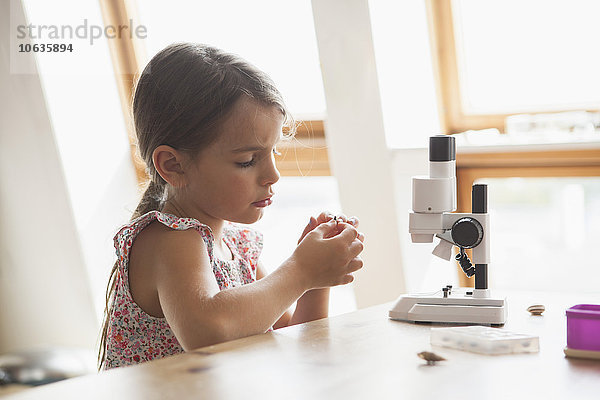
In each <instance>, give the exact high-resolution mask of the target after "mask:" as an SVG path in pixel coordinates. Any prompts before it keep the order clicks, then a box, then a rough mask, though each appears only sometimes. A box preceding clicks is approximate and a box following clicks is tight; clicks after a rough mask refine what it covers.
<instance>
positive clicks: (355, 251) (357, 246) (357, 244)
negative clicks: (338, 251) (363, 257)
mask: <svg viewBox="0 0 600 400" xmlns="http://www.w3.org/2000/svg"><path fill="white" fill-rule="evenodd" d="M364 248H365V245H364V244H363V242H361V241H360V240H358V239H355V240H354V241H353V242H352V243H351V244H350V246H349V247H348V254H349V255H350V256H351V257H356V256H358V255H359V254H360V253H362V251H363V250H364Z"/></svg>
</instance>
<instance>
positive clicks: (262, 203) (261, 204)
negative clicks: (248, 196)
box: [252, 197, 273, 208]
mask: <svg viewBox="0 0 600 400" xmlns="http://www.w3.org/2000/svg"><path fill="white" fill-rule="evenodd" d="M272 202H273V200H271V198H270V197H269V198H268V199H264V200H261V201H256V202H254V203H252V205H253V206H254V207H259V208H262V207H266V206H268V205H270V204H271V203H272Z"/></svg>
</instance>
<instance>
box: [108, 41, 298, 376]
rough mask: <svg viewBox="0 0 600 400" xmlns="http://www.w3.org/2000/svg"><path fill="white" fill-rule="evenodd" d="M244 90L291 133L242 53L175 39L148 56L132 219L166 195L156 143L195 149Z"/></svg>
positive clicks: (288, 118) (139, 100) (272, 94)
mask: <svg viewBox="0 0 600 400" xmlns="http://www.w3.org/2000/svg"><path fill="white" fill-rule="evenodd" d="M244 95H245V96H249V97H251V98H253V99H255V100H257V101H258V102H260V103H263V104H266V105H273V106H275V107H277V108H279V110H280V111H281V113H282V114H283V115H284V126H286V127H287V128H288V130H289V134H290V135H293V133H294V131H295V127H296V123H295V121H294V118H293V117H292V115H291V114H290V112H289V111H288V110H287V108H286V106H285V104H284V102H283V99H282V96H281V94H280V93H279V91H278V90H277V89H276V88H275V85H274V84H273V81H272V80H271V79H270V78H269V77H268V76H267V75H266V74H265V73H264V72H262V71H260V70H259V69H257V68H256V67H254V66H252V65H251V64H249V63H248V62H246V61H245V60H243V59H242V58H240V57H238V56H236V55H234V54H229V53H226V52H224V51H222V50H219V49H217V48H214V47H210V46H206V45H202V44H196V43H175V44H172V45H169V46H167V47H166V48H165V49H163V50H162V51H160V52H159V53H157V54H156V55H155V56H154V57H153V58H152V59H151V60H150V62H149V63H148V65H146V67H145V68H144V70H143V71H142V73H141V75H140V77H139V79H138V81H137V84H136V87H135V94H134V97H133V121H134V126H135V133H136V136H137V146H138V151H139V155H140V156H141V158H142V159H143V160H144V162H145V163H146V172H147V173H148V176H149V181H148V183H147V187H146V190H145V192H144V194H143V196H142V199H141V201H140V203H139V204H138V206H137V208H136V209H135V212H134V213H133V215H132V217H131V220H134V219H135V218H137V217H139V216H141V215H144V214H145V213H147V212H149V211H152V210H158V211H160V210H162V208H163V206H164V203H165V201H166V200H167V197H168V190H167V184H166V182H165V181H164V180H163V179H162V177H161V176H160V175H159V174H158V173H157V171H156V169H155V168H154V164H153V162H152V153H153V151H154V149H155V148H156V147H158V146H160V145H163V144H166V145H169V146H171V147H173V148H175V149H178V150H181V151H186V152H189V153H190V154H197V153H198V152H199V151H200V150H202V149H203V148H205V147H207V146H208V145H210V144H211V143H212V142H213V141H214V140H215V139H216V138H217V136H218V135H219V129H218V128H219V126H220V123H221V122H222V121H223V120H224V119H225V118H227V116H228V114H229V112H230V111H231V110H232V109H233V106H234V104H235V103H236V101H237V100H238V99H240V97H241V96H244ZM118 271H119V269H118V263H115V265H114V266H113V268H112V270H111V273H110V277H109V280H108V285H107V288H106V308H105V310H104V321H103V324H102V330H101V336H100V345H99V349H98V369H100V368H102V365H103V363H104V361H105V358H106V345H107V334H108V327H109V320H110V316H111V315H112V312H113V308H114V296H115V290H116V282H117V279H116V278H117V274H118Z"/></svg>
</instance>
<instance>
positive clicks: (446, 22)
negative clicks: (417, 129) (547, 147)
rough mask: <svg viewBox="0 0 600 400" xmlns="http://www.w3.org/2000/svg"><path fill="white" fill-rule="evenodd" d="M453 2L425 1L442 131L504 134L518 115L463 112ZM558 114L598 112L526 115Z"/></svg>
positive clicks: (448, 0) (447, 0)
mask: <svg viewBox="0 0 600 400" xmlns="http://www.w3.org/2000/svg"><path fill="white" fill-rule="evenodd" d="M452 2H453V0H426V6H427V14H428V15H427V19H428V21H429V34H430V38H431V47H432V56H433V60H434V61H433V63H434V71H435V72H434V73H435V75H436V77H435V78H436V86H437V92H438V101H439V103H438V105H439V107H438V109H439V110H440V111H439V113H440V121H441V124H442V131H444V132H446V133H448V134H453V133H459V132H465V131H467V130H478V129H488V128H496V129H498V130H499V131H500V132H504V131H505V120H506V117H508V116H510V115H515V114H521V113H519V112H514V113H495V114H469V113H467V112H466V110H465V109H464V108H463V101H462V98H463V95H462V94H461V85H460V74H459V67H458V58H457V44H456V38H455V35H454V19H453V13H452ZM561 111H590V112H595V111H598V108H588V109H581V108H564V109H560V110H557V109H552V110H549V109H543V108H539V109H538V110H535V111H528V112H527V114H544V113H549V112H553V113H554V112H561Z"/></svg>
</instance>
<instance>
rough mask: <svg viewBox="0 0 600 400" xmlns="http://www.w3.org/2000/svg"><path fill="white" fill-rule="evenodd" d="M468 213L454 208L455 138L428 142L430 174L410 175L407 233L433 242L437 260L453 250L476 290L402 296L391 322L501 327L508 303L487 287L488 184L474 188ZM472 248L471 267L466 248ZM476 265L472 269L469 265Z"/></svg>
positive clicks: (416, 240)
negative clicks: (438, 240)
mask: <svg viewBox="0 0 600 400" xmlns="http://www.w3.org/2000/svg"><path fill="white" fill-rule="evenodd" d="M471 201H472V210H471V213H470V214H467V213H453V212H452V211H455V210H456V144H455V138H454V137H452V136H447V135H437V136H432V137H430V138H429V176H428V177H427V176H422V177H413V180H412V208H413V211H412V212H411V213H410V214H409V228H408V229H409V233H410V235H411V240H412V242H413V243H432V242H433V237H434V236H436V237H437V238H439V239H440V242H439V244H438V245H437V246H436V247H435V249H434V250H433V254H435V255H436V256H438V257H441V258H444V259H446V260H450V259H451V257H452V248H453V246H456V247H457V248H458V250H459V251H458V253H457V254H456V256H455V259H456V260H457V262H458V263H459V265H460V266H461V268H462V270H463V271H464V273H465V274H466V275H467V276H468V277H471V276H473V275H475V288H453V287H452V285H447V286H446V287H443V288H442V289H441V290H438V291H437V292H435V293H431V294H406V295H402V296H400V297H399V298H398V299H397V300H396V303H395V305H394V307H393V308H392V309H391V310H390V312H389V317H390V318H391V319H394V320H401V321H414V322H442V323H459V324H480V325H503V324H504V323H505V322H506V315H507V312H506V299H505V298H499V297H493V296H492V294H491V292H490V289H489V288H488V276H487V272H488V264H489V262H490V233H489V226H490V218H489V214H488V213H487V185H479V184H475V185H473V188H472V193H471ZM467 249H473V263H472V262H471V260H469V258H468V256H467V254H466V252H465V250H467ZM473 264H474V265H473Z"/></svg>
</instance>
